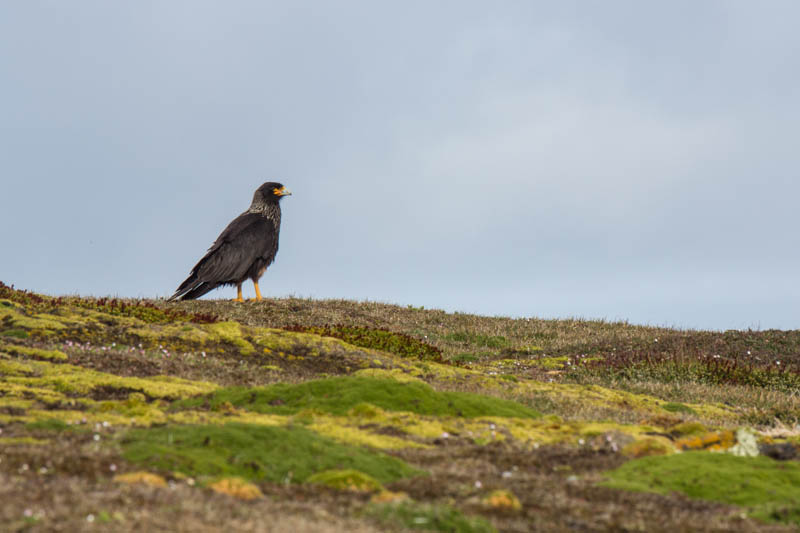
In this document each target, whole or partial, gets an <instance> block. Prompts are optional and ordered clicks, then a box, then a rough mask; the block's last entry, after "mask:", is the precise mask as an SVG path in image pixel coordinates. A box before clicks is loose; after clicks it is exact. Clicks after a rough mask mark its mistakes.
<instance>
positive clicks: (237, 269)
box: [192, 213, 276, 283]
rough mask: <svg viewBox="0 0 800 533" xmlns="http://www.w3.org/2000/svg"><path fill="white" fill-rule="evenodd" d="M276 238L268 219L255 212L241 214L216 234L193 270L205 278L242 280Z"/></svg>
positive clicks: (198, 276)
mask: <svg viewBox="0 0 800 533" xmlns="http://www.w3.org/2000/svg"><path fill="white" fill-rule="evenodd" d="M275 238H276V235H275V227H274V225H273V224H272V222H271V221H270V220H269V219H267V218H265V217H263V216H261V215H258V214H256V213H244V214H241V215H239V216H238V217H236V218H235V219H234V220H233V222H231V223H230V224H228V227H227V228H225V230H224V231H223V232H222V233H221V234H220V236H219V237H217V240H216V241H214V244H213V245H211V248H209V250H208V252H207V253H206V255H205V256H203V258H202V259H201V260H200V261H198V263H197V265H195V267H194V268H193V269H192V273H193V274H195V275H196V276H197V279H198V280H201V281H206V282H214V283H224V282H233V281H236V280H240V279H242V278H244V277H245V276H246V275H247V271H248V270H249V269H250V267H251V266H252V264H253V262H254V261H255V260H256V259H257V258H258V257H261V256H264V255H265V254H267V252H268V251H269V250H270V249H271V248H272V246H273V242H274V240H275Z"/></svg>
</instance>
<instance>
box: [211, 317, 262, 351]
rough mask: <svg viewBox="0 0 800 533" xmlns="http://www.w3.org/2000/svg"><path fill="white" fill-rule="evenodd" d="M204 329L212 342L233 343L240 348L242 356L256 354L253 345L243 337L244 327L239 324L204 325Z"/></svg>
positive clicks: (219, 323) (218, 323)
mask: <svg viewBox="0 0 800 533" xmlns="http://www.w3.org/2000/svg"><path fill="white" fill-rule="evenodd" d="M202 327H203V329H205V331H206V332H208V334H209V336H210V338H211V339H212V340H216V341H222V342H228V343H231V344H233V345H234V346H236V347H237V348H239V352H240V353H241V354H242V355H250V354H252V353H253V352H255V348H253V345H252V344H250V343H249V342H247V341H246V340H245V339H244V337H243V336H242V326H241V325H240V324H239V323H238V322H217V323H215V324H204V325H203V326H202Z"/></svg>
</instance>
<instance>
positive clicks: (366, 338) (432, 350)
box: [283, 324, 443, 363]
mask: <svg viewBox="0 0 800 533" xmlns="http://www.w3.org/2000/svg"><path fill="white" fill-rule="evenodd" d="M283 329H285V330H287V331H297V332H302V333H314V334H316V335H322V336H323V337H335V338H337V339H341V340H343V341H345V342H346V343H348V344H352V345H353V346H360V347H361V348H371V349H373V350H381V351H384V352H389V353H393V354H395V355H399V356H400V357H407V358H413V359H422V360H426V361H436V362H437V363H441V362H442V361H443V358H442V351H441V350H440V349H439V348H437V347H435V346H431V345H430V344H428V343H426V342H423V341H421V340H418V339H415V338H414V337H412V336H410V335H406V334H404V333H396V332H393V331H389V330H385V329H376V328H368V327H361V326H345V325H342V324H337V325H335V326H302V325H300V324H294V325H292V326H285V327H284V328H283Z"/></svg>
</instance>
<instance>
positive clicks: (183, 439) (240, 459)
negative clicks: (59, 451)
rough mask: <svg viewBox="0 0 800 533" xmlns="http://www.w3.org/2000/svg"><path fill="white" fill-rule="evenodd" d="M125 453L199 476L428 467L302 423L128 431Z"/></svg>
mask: <svg viewBox="0 0 800 533" xmlns="http://www.w3.org/2000/svg"><path fill="white" fill-rule="evenodd" d="M122 448H123V456H124V457H125V459H127V460H128V461H131V462H132V463H135V464H139V465H142V466H144V467H146V468H148V469H154V470H159V471H162V472H180V473H182V474H185V475H189V476H195V477H201V478H202V477H213V478H217V477H240V478H242V479H246V480H250V481H253V480H265V481H272V482H286V481H293V482H303V481H306V480H307V479H308V478H309V477H310V476H312V475H313V474H315V473H318V472H323V471H326V470H332V469H337V468H338V469H342V468H344V469H355V470H358V471H360V472H364V473H365V474H368V475H370V476H372V477H373V478H375V479H377V480H378V481H380V482H381V483H389V482H392V481H396V480H398V479H401V478H404V477H411V476H415V475H419V474H422V473H423V472H421V471H419V470H416V469H414V468H412V467H410V466H408V465H407V464H406V463H404V462H403V461H401V460H399V459H396V458H394V457H389V456H388V455H385V454H381V453H377V452H370V451H367V450H364V449H362V448H358V447H354V446H347V445H344V444H340V443H338V442H336V441H334V440H331V439H329V438H326V437H322V436H320V435H318V434H316V433H314V432H311V431H309V430H307V429H305V428H302V427H288V428H287V427H277V426H256V425H249V424H226V425H225V426H164V427H159V428H149V429H137V430H132V431H129V432H128V433H127V434H126V435H125V437H124V438H123V439H122Z"/></svg>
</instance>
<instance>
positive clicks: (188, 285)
mask: <svg viewBox="0 0 800 533" xmlns="http://www.w3.org/2000/svg"><path fill="white" fill-rule="evenodd" d="M217 287H219V283H209V282H207V281H201V280H199V279H197V275H196V274H195V273H194V272H192V274H191V275H190V276H189V277H188V278H186V281H184V282H183V283H181V285H180V287H178V289H177V290H176V291H175V294H173V295H172V296H170V297H169V298H168V299H167V301H168V302H174V301H175V300H194V299H196V298H200V297H201V296H203V295H204V294H206V293H207V292H211V291H213V290H214V289H216V288H217Z"/></svg>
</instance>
